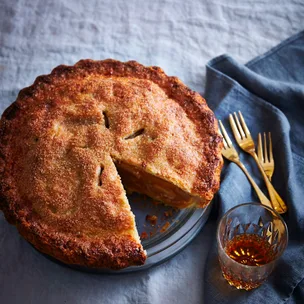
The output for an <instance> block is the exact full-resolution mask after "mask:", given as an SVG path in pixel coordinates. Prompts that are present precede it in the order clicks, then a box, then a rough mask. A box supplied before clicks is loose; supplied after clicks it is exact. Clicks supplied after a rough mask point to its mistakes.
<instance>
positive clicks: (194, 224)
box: [43, 193, 212, 274]
mask: <svg viewBox="0 0 304 304" xmlns="http://www.w3.org/2000/svg"><path fill="white" fill-rule="evenodd" d="M128 199H129V203H130V205H131V209H132V211H133V213H134V214H135V220H136V226H137V229H138V233H139V235H141V242H142V245H143V247H144V249H145V250H146V251H147V260H146V262H145V264H144V265H141V266H131V267H127V268H124V269H121V270H110V269H96V268H89V267H85V266H79V265H68V264H64V263H62V262H60V261H58V260H56V259H54V258H52V257H50V256H47V255H45V254H43V255H44V256H46V257H47V258H48V259H50V260H52V261H54V262H56V263H59V264H61V265H64V266H67V267H71V268H73V269H76V270H79V271H85V272H91V273H111V274H121V273H130V272H136V271H141V270H146V269H148V268H150V267H152V266H156V265H159V264H161V263H163V262H165V261H167V260H168V259H170V258H172V257H174V256H175V255H176V254H178V253H179V252H180V251H182V250H183V249H184V248H185V247H186V246H187V245H188V244H189V243H190V242H191V241H192V240H193V238H194V237H195V236H196V235H197V234H198V233H199V231H200V230H201V229H202V227H203V226H204V224H205V223H206V221H207V219H208V217H209V214H210V210H211V208H212V202H211V203H210V204H209V205H208V206H207V207H206V208H203V209H197V208H186V209H182V210H178V209H175V208H173V207H169V206H165V205H163V204H159V203H157V202H155V201H153V200H152V199H151V198H149V197H147V196H144V195H140V194H137V193H133V194H132V195H128ZM147 215H149V216H155V217H156V218H155V217H154V219H153V218H152V220H149V218H147Z"/></svg>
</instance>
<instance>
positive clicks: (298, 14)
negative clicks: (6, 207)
mask: <svg viewBox="0 0 304 304" xmlns="http://www.w3.org/2000/svg"><path fill="white" fill-rule="evenodd" d="M303 19H304V7H303V3H302V1H301V0H294V1H284V0H260V1H256V0H246V1H244V0H235V1H226V0H216V1H199V0H193V1H182V0H155V1H141V0H129V1H125V0H115V1H114V0H108V1H105V0H101V1H100V0H92V1H81V0H75V1H72V0H31V1H30V0H1V1H0V112H2V111H3V110H4V109H5V108H6V107H7V106H8V105H9V104H10V103H11V102H12V101H14V100H15V98H16V95H17V93H18V91H19V90H20V89H21V88H23V87H25V86H28V85H30V84H31V83H33V81H34V79H35V78H36V77H37V76H38V75H41V74H47V73H49V72H50V71H51V69H52V68H53V67H55V66H57V65H59V64H73V63H75V62H76V61H78V60H79V59H82V58H92V59H105V58H115V59H118V60H122V61H125V60H130V59H134V60H137V61H139V62H141V63H143V64H145V65H159V66H161V67H162V68H163V69H164V70H165V71H166V73H167V74H169V75H175V76H178V77H179V78H181V79H182V80H183V81H184V82H185V83H186V84H187V85H189V86H190V87H191V88H192V89H194V90H196V91H198V92H200V93H202V92H203V90H204V84H205V65H206V63H207V62H208V61H209V60H210V59H211V58H213V57H215V56H218V55H220V54H223V53H229V54H231V55H232V56H233V58H235V59H236V60H237V61H238V62H240V63H245V62H247V61H248V60H250V59H252V58H254V57H256V56H257V55H260V54H262V53H264V52H266V51H267V50H268V49H270V48H271V47H273V46H275V45H276V44H278V43H279V42H280V41H282V40H283V39H286V38H287V37H289V36H291V35H293V34H295V33H296V32H298V31H299V30H301V29H302V27H303ZM302 58H303V57H302ZM258 67H259V65H258V64H257V65H254V68H258ZM209 72H210V71H209ZM261 74H263V73H262V72H261ZM266 76H267V75H266ZM213 77H216V76H215V75H214V76H213ZM221 77H222V76H221ZM223 78H225V77H224V76H223ZM208 79H210V77H209V76H208ZM220 80H222V79H220ZM237 81H238V80H237ZM221 83H222V85H223V82H222V81H221ZM224 83H226V82H224ZM302 83H303V82H302ZM209 85H210V82H209V84H208V86H209ZM226 85H227V86H228V84H226ZM211 89H212V87H209V88H208V91H207V95H208V96H207V97H208V99H210V104H212V106H213V107H214V108H216V103H217V101H218V102H219V101H221V100H222V98H221V97H224V96H219V95H216V96H217V101H216V100H215V98H213V97H212V96H210V94H209V92H211ZM219 89H220V87H219ZM223 89H225V87H224V88H223ZM286 106H287V102H286ZM287 108H288V106H287ZM218 109H220V108H218ZM231 109H232V108H231ZM218 111H219V112H218ZM217 112H218V115H219V116H221V115H222V113H221V112H220V110H217ZM249 113H250V112H248V113H247V114H249ZM257 117H258V116H257ZM261 126H262V125H261ZM264 126H265V125H264ZM265 127H266V126H265ZM276 128H278V126H276ZM276 130H277V129H276ZM253 131H254V132H256V131H257V129H256V128H255V129H253ZM284 138H287V137H286V136H285V137H284ZM276 140H277V142H278V145H279V146H281V142H280V141H279V140H280V139H279V138H277V139H276ZM285 150H286V149H283V150H282V151H283V152H284V154H282V155H283V156H282V159H283V160H286V157H285V156H284V155H286V154H285ZM302 151H303V150H302ZM292 157H293V158H296V156H294V154H293V156H292ZM276 160H277V161H279V160H280V159H276ZM293 161H294V160H293ZM294 162H295V161H294ZM298 162H299V161H298ZM296 164H298V163H296ZM300 168H301V167H300V166H298V165H297V166H294V167H293V172H294V173H295V172H297V171H298V170H300ZM252 169H253V170H255V169H254V166H253V165H252ZM282 170H283V169H280V167H277V171H276V177H275V179H274V182H275V185H276V186H277V187H278V189H279V190H280V191H281V192H282V193H284V196H286V197H284V198H286V200H287V201H288V203H289V204H290V206H293V204H294V203H295V202H293V201H292V200H291V199H290V198H291V196H290V195H289V194H288V193H291V192H287V194H286V192H284V191H283V190H284V189H285V183H287V184H286V185H288V187H289V186H291V180H289V179H288V177H289V175H286V174H289V173H288V172H289V171H284V174H285V175H284V176H283V177H284V178H283V179H282V181H281V180H280V178H279V177H280V173H281V172H283V171H282ZM254 172H255V174H256V175H255V176H256V177H258V176H259V175H258V172H257V171H254ZM223 177H224V181H223V186H222V190H221V193H223V192H224V191H225V189H227V183H226V180H229V179H231V180H234V181H235V182H237V181H242V182H245V181H246V180H245V179H244V177H243V175H242V173H241V172H240V171H239V170H238V168H236V167H235V166H233V165H230V166H229V167H227V169H225V170H224V172H223ZM232 177H233V179H232ZM244 189H245V190H246V191H248V192H246V193H247V194H242V193H241V192H236V193H238V198H237V199H238V200H239V201H240V202H244V201H247V200H249V199H251V194H252V195H253V196H252V198H254V193H252V190H251V188H250V186H249V184H246V183H245V184H244ZM288 189H289V188H288ZM291 189H293V188H291ZM227 193H229V192H227ZM233 199H234V198H233V197H231V200H232V201H233ZM227 200H229V197H228V198H227ZM227 200H226V201H227ZM231 200H229V201H231ZM223 203H225V201H224V200H222V198H221V201H220V202H219V204H218V207H219V208H220V209H217V208H214V209H213V213H212V215H211V218H210V221H209V223H208V225H206V227H204V229H203V230H202V232H201V233H200V234H199V235H198V236H197V238H196V239H195V240H194V241H193V242H192V243H191V245H190V246H189V247H188V248H186V249H185V250H184V251H183V252H181V253H180V254H179V255H178V256H176V257H175V258H173V259H172V260H170V261H168V262H166V263H165V264H163V265H160V266H158V267H156V268H154V269H151V270H149V271H147V272H144V273H136V274H132V275H124V276H98V275H90V274H85V273H80V272H76V271H72V270H70V269H68V268H64V267H61V266H59V265H56V264H54V263H52V262H50V261H48V260H47V259H45V258H43V257H41V255H40V254H38V253H37V252H36V251H35V250H33V249H32V248H31V246H30V245H28V244H27V243H26V242H25V241H24V240H23V239H22V238H21V237H20V236H19V235H18V233H17V231H16V229H15V228H14V227H13V226H10V225H9V224H7V222H6V221H5V220H4V218H3V216H2V214H0V258H1V262H0V303H1V304H2V303H4V304H6V303H8V304H16V303H24V304H27V303H32V304H36V303H45V304H50V303H73V304H74V303H77V304H78V303H83V304H95V303H111V304H112V303H149V304H152V303H153V304H154V303H164V304H166V303H191V304H192V303H212V302H215V303H221V301H223V302H224V300H223V299H224V298H225V299H227V301H228V300H229V299H236V297H239V296H241V297H243V296H244V293H243V292H239V291H231V290H230V289H229V288H230V287H229V286H228V285H225V284H224V283H223V282H222V278H221V275H220V272H219V270H218V269H217V264H215V267H212V265H213V263H216V262H215V261H216V259H214V258H215V256H212V251H211V248H214V247H212V244H213V243H214V240H215V235H214V234H215V226H216V220H217V216H218V212H219V210H222V209H221V208H222V207H221V204H223ZM292 214H293V213H292V212H291V213H290V215H287V217H289V216H291V215H292ZM291 244H292V243H291ZM212 257H213V259H212ZM210 266H211V268H209V267H210ZM299 266H300V264H299ZM286 267H287V266H286ZM302 269H303V265H302ZM300 270H301V269H300V268H299V270H298V271H299V274H300ZM286 273H287V271H286ZM296 278H298V277H294V276H293V277H292V281H291V282H292V284H293V286H295V284H296ZM286 280H288V278H287V279H286ZM286 280H283V281H282V283H280V281H278V282H277V287H278V288H276V293H274V295H276V296H277V297H275V296H273V298H272V299H273V301H272V300H269V298H267V303H278V301H277V300H278V297H279V298H280V299H282V301H283V300H284V299H286V298H287V296H288V295H287V293H286V292H287V291H288V292H290V290H289V289H288V290H287V289H285V287H286V284H285V283H286ZM280 284H282V285H280ZM281 286H282V288H280V287H281ZM263 288H264V287H263ZM263 288H262V289H261V293H260V294H261V296H263V294H264V293H265V297H266V295H267V294H268V293H267V292H266V291H265V290H263ZM280 290H282V292H281V291H280ZM296 290H297V289H296ZM299 290H300V289H299ZM259 292H260V291H257V294H259ZM299 292H300V291H299ZM299 292H298V293H299ZM246 297H250V293H248V294H246ZM302 298H303V294H302ZM265 299H266V298H265ZM260 302H262V303H263V302H264V301H263V300H262V301H261V300H260Z"/></svg>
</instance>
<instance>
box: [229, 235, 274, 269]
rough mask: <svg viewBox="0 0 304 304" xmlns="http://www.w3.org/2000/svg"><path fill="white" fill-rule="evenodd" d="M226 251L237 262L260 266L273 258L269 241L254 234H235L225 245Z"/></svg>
mask: <svg viewBox="0 0 304 304" xmlns="http://www.w3.org/2000/svg"><path fill="white" fill-rule="evenodd" d="M226 253H227V254H228V255H229V256H230V257H231V258H232V259H234V260H235V261H237V262H238V263H241V264H244V265H248V266H261V265H264V264H267V263H269V262H270V261H272V260H273V256H274V254H273V250H272V248H271V245H270V244H269V242H268V241H267V240H266V239H264V238H262V237H261V236H259V235H256V234H241V235H237V236H235V237H234V238H233V239H232V240H231V241H229V242H228V244H227V246H226Z"/></svg>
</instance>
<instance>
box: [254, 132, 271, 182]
mask: <svg viewBox="0 0 304 304" xmlns="http://www.w3.org/2000/svg"><path fill="white" fill-rule="evenodd" d="M263 137H264V149H263V143H262V135H261V133H259V136H258V158H259V162H260V164H261V166H262V167H263V169H264V171H265V174H266V175H267V177H268V179H269V180H270V181H271V178H272V175H273V172H274V160H273V154H272V140H271V133H270V132H269V133H268V141H269V143H268V153H267V138H266V133H265V132H264V136H263ZM263 150H264V151H263Z"/></svg>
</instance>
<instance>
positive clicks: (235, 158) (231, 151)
mask: <svg viewBox="0 0 304 304" xmlns="http://www.w3.org/2000/svg"><path fill="white" fill-rule="evenodd" d="M219 124H220V128H219V132H220V134H221V136H222V137H223V143H224V148H223V150H222V154H223V156H224V157H225V158H227V159H228V160H230V161H232V162H234V163H235V164H237V165H238V166H239V167H240V168H241V169H242V170H243V171H244V173H245V175H246V176H247V178H248V180H249V181H250V183H251V185H252V187H253V189H254V190H255V192H256V194H257V196H258V197H259V199H260V201H261V203H262V204H263V205H265V206H267V207H270V208H273V207H272V205H271V202H270V201H269V199H268V198H267V197H266V196H265V195H264V193H263V192H262V191H261V189H260V188H259V186H258V185H257V184H256V183H255V181H254V180H253V178H252V177H251V176H250V174H249V172H248V171H247V169H246V167H245V166H244V164H243V163H242V162H241V161H240V158H239V155H238V153H237V151H236V150H235V148H234V146H233V145H232V142H231V140H230V138H229V135H228V134H227V132H226V129H225V127H224V126H223V124H222V122H221V121H219ZM221 129H222V131H221Z"/></svg>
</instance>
